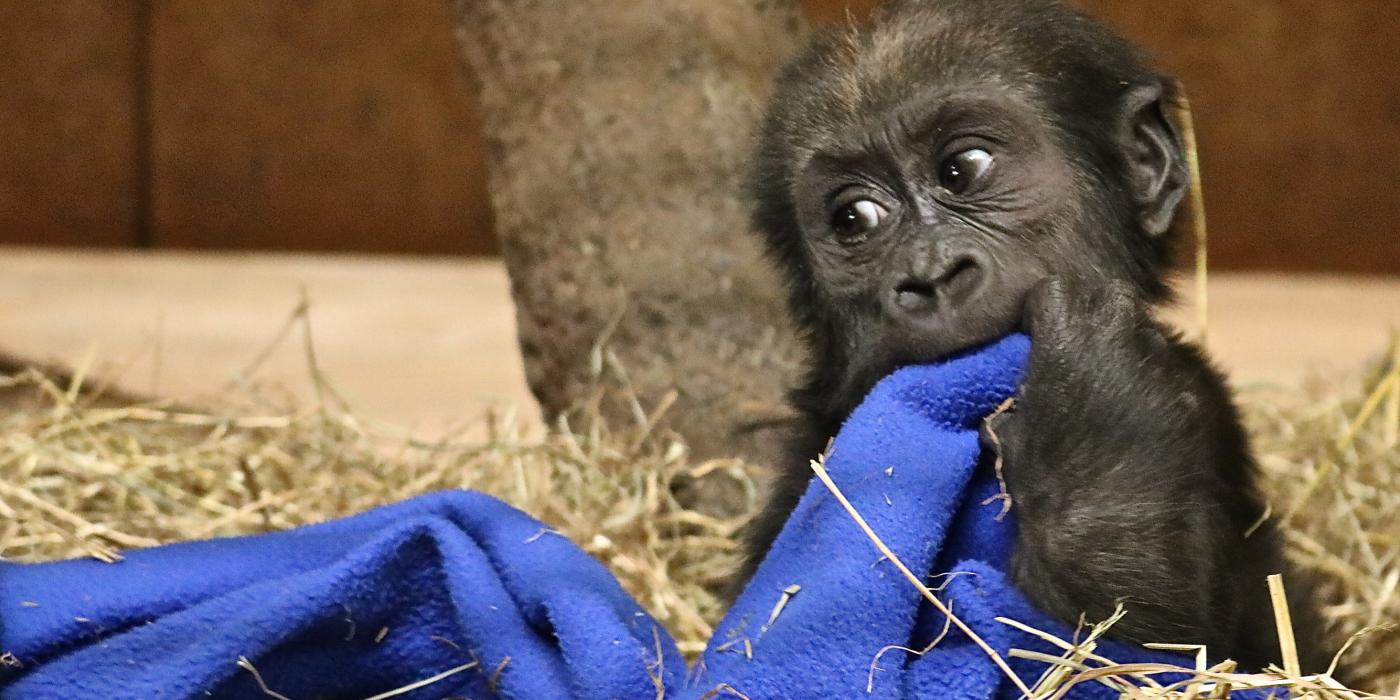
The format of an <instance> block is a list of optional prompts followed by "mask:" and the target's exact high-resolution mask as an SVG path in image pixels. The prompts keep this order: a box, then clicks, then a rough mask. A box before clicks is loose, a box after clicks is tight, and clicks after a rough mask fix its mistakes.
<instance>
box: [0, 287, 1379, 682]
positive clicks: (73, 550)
mask: <svg viewBox="0 0 1400 700" xmlns="http://www.w3.org/2000/svg"><path fill="white" fill-rule="evenodd" d="M298 318H300V319H301V320H303V321H304V319H305V308H302V309H299V312H298ZM305 347H306V352H307V359H308V364H309V366H310V373H311V375H312V377H313V379H314V381H315V383H316V386H317V387H318V388H319V392H318V395H319V396H320V397H321V402H320V403H319V404H318V405H315V406H312V407H310V408H308V409H306V410H296V409H295V408H294V406H293V405H292V404H291V403H290V402H288V401H285V400H278V399H277V398H276V397H277V396H278V394H277V393H275V392H273V391H271V390H269V389H267V388H262V389H259V388H258V387H257V386H256V384H255V383H254V382H252V381H248V382H244V383H242V384H241V386H242V389H240V390H239V391H237V392H234V393H233V398H227V397H226V398H225V399H223V400H222V405H220V406H219V407H218V409H217V410H189V409H181V408H178V407H174V406H170V405H165V404H162V403H158V402H146V403H142V402H133V401H132V400H131V399H129V398H123V397H119V398H117V399H116V400H112V399H104V398H103V397H102V396H101V395H99V394H94V393H91V392H89V391H85V390H84V389H83V387H82V386H81V377H82V376H83V375H84V374H85V372H82V371H79V372H75V373H71V374H69V375H67V377H66V378H63V379H58V378H55V375H54V374H52V373H49V372H42V371H38V370H26V371H21V372H17V373H14V374H12V375H9V376H7V377H4V378H0V387H3V388H4V392H5V394H7V395H8V398H9V401H8V403H10V404H11V405H13V406H14V408H12V410H9V411H7V412H5V413H4V415H3V416H0V556H4V557H5V558H8V559H13V560H21V561H36V560H44V559H53V558H58V557H74V556H77V557H95V558H98V559H102V560H104V561H116V560H117V559H119V558H120V554H119V552H120V550H121V549H123V548H129V547H141V546H148V545H153V544H158V543H163V542H172V541H176V540H183V539H189V538H198V537H213V536H223V535H240V534H248V533H257V532H266V531H269V530H276V529H282V528H288V527H295V526H297V525H302V524H306V523H313V522H320V521H323V520H326V519H328V518H334V517H338V516H342V515H347V514H351V513H356V512H359V511H363V510H365V509H368V508H372V507H375V506H378V505H382V504H385V503H390V502H394V501H398V500H402V499H405V498H409V497H411V496H414V495H418V494H421V493H424V492H428V491H433V490H438V489H454V488H470V489H480V490H483V491H487V492H490V493H494V494H496V495H499V496H501V497H503V498H505V499H506V500H508V501H510V502H512V503H514V504H516V505H518V506H520V507H522V508H523V509H525V510H527V511H529V512H530V513H532V514H533V515H535V516H536V517H538V518H540V519H541V520H543V521H545V522H547V523H549V524H550V525H551V527H552V528H554V530H555V531H557V532H558V533H559V534H562V535H564V536H567V537H569V538H570V539H572V540H573V541H575V542H577V543H579V544H580V545H581V546H583V547H584V548H585V549H586V550H587V551H589V552H590V553H591V554H593V555H594V556H596V557H597V558H599V559H600V560H601V561H603V562H604V563H605V564H607V565H608V567H609V568H610V569H611V570H612V571H613V572H614V573H615V574H616V575H617V576H618V578H619V579H620V580H621V581H622V583H623V585H624V586H625V587H626V588H627V589H628V590H629V591H630V592H631V593H632V594H633V595H635V596H636V597H637V599H638V600H639V601H640V602H641V603H642V604H643V605H644V606H646V607H647V608H648V609H649V610H650V611H651V612H652V613H653V614H654V615H656V617H657V618H658V619H659V620H661V621H662V622H663V623H664V624H665V625H666V626H667V627H668V628H669V629H670V630H672V632H673V633H674V634H675V636H676V637H677V640H678V641H679V643H680V644H681V647H682V649H683V650H684V651H685V652H686V653H688V654H692V655H693V654H695V653H698V652H699V651H700V650H701V649H702V648H703V646H704V643H705V641H706V640H707V639H708V638H709V636H710V634H711V632H712V631H713V629H714V624H715V622H716V621H717V620H718V618H719V617H720V615H721V614H722V612H723V602H722V592H723V591H724V589H725V588H726V586H727V585H728V584H729V583H730V576H731V574H732V572H733V571H734V570H735V568H736V563H737V560H738V546H737V544H736V537H735V536H736V533H737V532H738V531H739V529H740V528H741V527H742V526H743V524H744V522H745V520H746V518H747V517H748V516H749V515H750V514H752V513H753V512H754V510H755V508H756V506H757V504H758V498H757V488H756V486H755V483H756V481H755V475H756V473H757V470H755V469H754V468H752V467H751V466H749V465H746V464H744V463H742V462H739V461H734V460H719V461H708V462H698V463H697V462H695V461H693V460H691V459H690V457H689V454H688V452H687V449H686V447H685V445H684V444H683V442H682V441H681V440H680V439H679V438H677V437H676V436H675V435H672V434H670V433H668V432H665V431H661V430H658V429H657V428H656V425H657V422H658V418H659V414H660V413H661V410H664V408H663V409H661V410H658V408H656V407H652V408H651V409H650V410H640V409H641V407H640V404H639V410H638V411H636V412H635V413H636V418H635V420H634V422H633V423H632V424H629V425H621V426H618V425H606V424H604V422H603V421H601V420H599V419H598V418H597V414H598V412H597V411H596V410H594V409H590V408H589V407H584V408H582V409H580V410H579V411H578V412H576V413H574V414H571V415H570V416H567V417H565V418H561V419H560V420H559V421H558V422H557V423H556V424H555V425H554V426H552V427H551V429H550V430H549V431H547V432H546V433H545V434H544V435H540V436H529V435H527V434H526V431H524V430H522V428H521V427H520V426H519V425H518V424H517V422H516V421H515V420H514V418H513V416H512V415H510V414H508V413H507V414H503V415H489V416H486V417H484V418H482V419H481V423H482V424H481V425H480V426H477V427H484V434H485V435H486V437H485V438H483V439H479V440H470V441H468V440H462V439H457V438H451V437H449V438H447V439H443V440H437V441H431V442H423V441H419V440H415V439H412V438H408V437H405V436H403V435H401V434H397V433H395V432H394V431H392V430H390V429H387V428H385V427H383V426H378V425H375V424H372V423H370V422H368V421H365V420H363V419H360V418H358V417H357V416H356V414H355V413H354V412H353V411H350V410H348V408H347V407H346V406H345V405H344V404H343V402H341V401H340V400H339V399H338V398H337V394H336V392H335V390H334V386H333V385H332V384H331V382H330V381H329V380H328V379H327V378H326V377H324V376H322V375H321V374H320V372H319V371H318V370H317V369H316V366H315V353H314V348H313V346H312V345H311V343H310V342H309V337H308V338H307V342H306V343H305ZM252 370H255V368H250V372H251V371H252ZM75 377H76V378H75ZM1242 399H1243V403H1244V407H1245V409H1246V410H1245V412H1246V416H1247V419H1248V422H1249V425H1250V428H1251V430H1252V432H1253V434H1254V435H1255V440H1256V445H1257V447H1258V452H1259V454H1260V461H1261V467H1262V470H1263V472H1264V475H1265V484H1266V487H1267V492H1268V495H1269V497H1270V499H1271V501H1272V503H1273V504H1274V511H1275V512H1277V513H1283V514H1286V515H1287V516H1288V517H1287V522H1286V525H1285V532H1286V535H1287V541H1288V544H1289V551H1290V555H1291V556H1292V557H1293V558H1295V559H1296V560H1298V561H1299V562H1300V563H1302V564H1303V565H1304V566H1305V567H1306V568H1307V569H1309V570H1311V571H1314V572H1317V573H1318V574H1319V577H1320V579H1321V581H1322V587H1321V594H1322V596H1323V597H1324V599H1325V601H1326V607H1325V609H1324V612H1325V615H1326V618H1327V619H1328V621H1329V624H1330V625H1331V626H1332V630H1331V631H1332V632H1333V633H1334V637H1335V638H1336V639H1338V640H1347V639H1348V638H1349V637H1351V636H1352V635H1354V634H1356V633H1359V632H1362V631H1369V632H1370V633H1369V634H1363V635H1360V636H1357V637H1356V638H1355V639H1352V640H1351V642H1350V644H1349V648H1348V650H1347V652H1346V654H1345V656H1344V658H1343V659H1342V661H1341V664H1342V668H1343V669H1344V670H1346V671H1347V672H1348V674H1349V677H1350V678H1353V679H1355V685H1356V686H1357V687H1362V688H1366V689H1368V690H1372V691H1373V692H1377V693H1380V692H1384V693H1387V694H1393V693H1395V692H1396V691H1395V689H1396V687H1397V684H1400V635H1396V634H1393V633H1387V632H1384V631H1378V630H1379V629H1380V628H1381V627H1382V626H1384V625H1386V624H1388V623H1391V622H1394V621H1397V620H1400V590H1398V589H1400V449H1397V435H1400V347H1395V348H1392V349H1391V352H1390V353H1389V356H1388V358H1387V359H1386V361H1384V362H1379V363H1377V364H1376V365H1375V366H1374V367H1372V368H1369V369H1366V370H1364V371H1361V372H1360V373H1359V375H1358V376H1357V377H1353V378H1352V379H1350V380H1347V381H1335V382H1330V383H1314V385H1312V386H1310V387H1306V388H1305V389H1304V390H1302V391H1297V390H1295V391H1291V392H1280V391H1272V392H1264V391H1246V392H1245V393H1244V394H1243V396H1242ZM716 492H721V493H726V494H728V495H727V497H726V498H725V499H723V500H724V505H723V506H722V507H717V506H713V505H709V506H707V505H706V502H707V501H706V499H705V498H703V497H697V496H696V494H705V493H716ZM708 503H711V504H713V503H714V499H710V500H709V501H708ZM872 534H875V535H876V537H878V533H872ZM872 556H876V555H875V554H874V550H872ZM1183 575H1188V574H1183ZM1260 585H1261V586H1262V585H1264V582H1262V581H1261V582H1260ZM927 594H928V595H930V596H932V595H933V592H928V593H927ZM950 614H951V611H950ZM1114 621H1115V620H1114V619H1110V620H1108V621H1105V622H1104V623H1101V624H1099V625H1097V626H1094V627H1093V628H1092V629H1090V630H1089V631H1088V633H1087V634H1081V635H1080V640H1079V641H1078V642H1077V643H1071V642H1069V641H1065V640H1058V639H1055V638H1053V637H1051V636H1049V635H1046V634H1044V633H1042V632H1038V631H1035V630H1028V631H1030V632H1032V633H1035V634H1039V635H1041V636H1043V637H1046V638H1047V639H1050V640H1051V641H1052V642H1053V643H1054V644H1056V645H1058V646H1060V648H1062V649H1063V650H1064V653H1063V654H1062V655H1061V656H1059V657H1044V656H1039V655H1034V654H1028V653H1027V652H1023V651H1016V652H1013V654H1012V655H1013V656H1031V657H1033V658H1038V659H1039V660H1041V661H1043V662H1045V663H1046V665H1047V671H1046V673H1045V674H1044V676H1043V677H1041V678H1039V679H1019V680H1018V682H1020V683H1022V684H1023V685H1024V686H1025V687H1026V690H1027V692H1028V694H1029V695H1030V696H1032V697H1035V698H1054V697H1059V696H1061V695H1063V693H1064V692H1065V691H1066V690H1067V689H1069V688H1072V687H1075V686H1077V685H1079V684H1083V683H1099V684H1107V685H1110V686H1112V687H1114V688H1115V689H1118V690H1119V691H1120V692H1122V693H1123V694H1124V695H1125V697H1164V698H1211V697H1228V692H1229V690H1230V689H1238V688H1246V687H1270V688H1278V689H1279V690H1280V692H1281V693H1284V692H1292V693H1294V694H1296V695H1298V696H1300V697H1314V698H1353V697H1367V696H1365V695H1364V694H1360V693H1356V692H1352V691H1346V690H1344V689H1343V688H1342V687H1341V686H1340V685H1339V684H1337V683H1336V682H1335V681H1333V680H1331V678H1330V676H1317V677H1300V676H1299V675H1298V674H1297V673H1288V672H1285V671H1283V670H1281V669H1280V670H1279V671H1278V672H1276V673H1266V674H1237V673H1235V672H1234V669H1233V667H1232V666H1231V665H1230V664H1228V663H1224V664H1221V665H1217V666H1214V667H1207V666H1206V665H1205V661H1204V659H1205V658H1206V657H1205V655H1204V653H1198V656H1199V658H1200V661H1199V663H1198V664H1196V665H1194V666H1193V665H1190V664H1188V665H1186V666H1187V668H1186V670H1187V671H1189V674H1190V676H1189V680H1187V681H1183V682H1174V683H1165V682H1162V681H1158V680H1156V679H1158V678H1161V677H1162V674H1163V673H1164V672H1167V671H1169V670H1182V669H1169V668H1168V667H1164V666H1161V665H1151V664H1131V665H1119V664H1115V663H1114V662H1113V661H1112V660H1109V659H1105V658H1102V657H1101V656H1099V655H1097V654H1096V653H1095V646H1096V640H1098V639H1099V638H1100V637H1101V636H1102V635H1103V634H1106V633H1108V634H1111V626H1112V624H1113V622H1114ZM950 622H951V620H950ZM1005 623H1006V624H1011V625H1016V626H1020V627H1024V626H1022V625H1020V624H1019V623H1016V622H1014V621H1011V620H1007V621H1005ZM903 641H904V640H890V643H891V644H892V645H897V644H899V643H901V642H903ZM1162 641H1163V642H1164V643H1169V642H1171V641H1172V640H1162ZM1339 646H1340V645H1339ZM1165 648H1173V649H1177V650H1181V651H1191V652H1199V650H1198V649H1196V648H1194V647H1189V648H1188V647H1177V646H1171V645H1170V644H1167V645H1166V647H1165ZM0 652H3V650H0ZM1282 659H1283V657H1282V655H1281V656H1280V666H1282V665H1283V661H1282ZM871 661H872V663H873V662H874V661H875V660H874V659H872V660H871ZM229 662H230V664H234V663H237V662H238V660H237V659H230V660H229ZM249 666H250V667H251V664H249ZM248 671H249V672H250V673H251V672H255V671H256V669H255V668H250V669H248ZM263 680H264V681H265V682H266V684H267V686H268V688H269V689H270V690H272V691H273V692H275V690H276V685H277V683H276V679H275V678H266V679H263ZM433 680H434V679H424V681H423V682H424V683H426V682H430V681H433ZM738 690H742V689H738ZM733 692H734V689H730V690H728V691H726V693H729V694H733ZM726 696H727V695H726ZM734 696H735V697H741V696H742V695H738V694H736V695H734ZM293 700H301V699H297V698H294V699H293Z"/></svg>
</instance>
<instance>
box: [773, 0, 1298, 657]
mask: <svg viewBox="0 0 1400 700" xmlns="http://www.w3.org/2000/svg"><path fill="white" fill-rule="evenodd" d="M1171 86H1172V83H1171V81H1170V80H1169V79H1167V78H1166V77H1164V76H1161V75H1159V74H1157V73H1154V72H1153V71H1151V70H1149V69H1148V68H1147V67H1146V66H1145V65H1144V62H1143V61H1142V59H1141V57H1140V55H1139V52H1138V51H1137V50H1136V49H1134V48H1133V47H1132V46H1130V45H1129V44H1127V43H1126V42H1124V41H1122V40H1121V39H1119V38H1117V37H1116V36H1114V35H1113V34H1111V33H1110V32H1109V31H1108V30H1107V29H1105V28H1104V27H1102V26H1101V25H1099V24H1097V23H1095V22H1093V21H1092V20H1090V19H1088V18H1086V17H1085V16H1083V15H1081V14H1079V13H1077V12H1076V11H1073V10H1070V9H1067V8H1066V7H1064V6H1062V5H1061V4H1059V3H1056V2H1052V1H1050V0H940V1H938V2H934V1H932V0H925V1H918V0H907V1H896V2H891V3H888V4H887V5H886V6H885V7H884V8H883V10H882V11H880V12H879V13H877V16H876V18H875V20H874V21H873V23H872V24H871V25H869V26H865V27H860V28H857V29H853V30H846V31H843V32H839V33H833V34H829V35H826V36H823V37H819V38H818V39H817V40H816V41H814V42H813V44H812V45H811V46H810V47H809V48H808V50H807V51H806V52H805V53H804V54H803V55H802V56H800V57H799V58H798V59H797V60H796V61H795V62H793V63H792V64H791V65H789V66H788V68H787V69H786V70H785V71H784V72H783V73H782V74H781V76H780V77H779V79H778V83H777V90H776V93H775V97H774V99H773V101H772V103H771V106H770V109H769V112H768V116H767V120H766V124H765V127H764V131H763V137H762V141H761V143H760V146H759V149H758V152H757V154H756V157H755V161H754V175H753V178H752V181H751V182H752V184H751V190H752V191H753V193H754V197H755V201H756V216H755V218H756V221H757V223H758V227H759V229H760V230H761V231H762V232H763V234H764V236H765V240H766V243H767V245H768V249H769V251H770V253H771V254H772V257H773V258H774V260H775V261H776V263H777V265H778V267H779V268H780V269H781V270H782V271H783V272H785V273H786V276H787V281H788V284H789V290H790V307H791V311H792V313H793V315H794V318H795V319H796V321H797V323H798V324H799V326H800V327H801V328H802V329H803V331H804V332H805V335H806V338H807V341H808V351H809V354H808V359H809V365H808V366H809V371H808V374H807V378H806V382H805V383H804V384H803V385H802V386H801V387H800V388H799V389H798V390H797V391H795V392H794V393H793V395H792V403H793V405H794V407H795V408H796V409H797V410H798V411H799V413H800V414H801V416H802V420H801V421H800V427H799V429H798V430H797V431H796V435H795V436H794V439H793V441H792V447H791V451H790V456H789V460H788V462H787V464H786V465H785V469H784V470H783V471H782V472H781V473H780V474H779V476H778V479H777V485H776V488H775V493H774V496H773V498H772V501H771V503H769V505H768V508H767V510H766V511H765V512H764V513H763V514H762V516H761V517H760V518H759V519H758V520H757V522H756V523H755V525H754V527H753V528H752V531H751V533H750V546H751V553H752V557H751V564H750V572H751V571H752V568H753V566H756V564H757V562H758V561H759V559H760V558H761V556H762V554H763V552H764V551H766V549H767V547H768V546H769V545H770V544H771V542H772V540H773V538H774V537H776V535H777V532H778V530H779V529H780V528H781V526H782V523H783V522H784V520H785V519H786V517H787V515H788V514H789V513H790V512H791V510H792V508H793V507H794V506H795V504H796V502H797V499H798V497H799V496H800V495H801V493H802V491H803V490H804V489H805V487H806V485H807V483H808V480H809V478H810V471H809V469H808V466H807V465H808V461H809V460H810V459H811V458H812V457H814V456H815V455H817V454H818V453H819V452H820V451H821V450H822V449H823V447H824V446H825V445H826V443H827V441H828V440H829V439H830V437H831V436H832V435H834V434H835V432H836V430H837V429H838V427H839V425H840V422H841V421H842V420H843V419H844V418H845V417H846V415H847V414H849V412H850V411H851V410H852V409H853V408H854V407H855V405H856V404H857V403H858V402H859V400H860V399H861V397H862V396H863V395H864V394H865V393H866V392H867V391H868V390H869V389H870V387H871V386H872V385H873V383H874V382H875V381H876V380H878V379H879V378H880V377H882V376H884V375H885V374H887V373H889V372H890V371H891V370H893V369H894V368H896V367H898V366H900V365H904V364H909V363H917V362H925V361H929V360H933V359H936V358H939V357H942V356H946V355H947V354H949V353H952V352H957V351H960V350H965V349H968V348H970V347H974V346H976V345H978V344H981V343H984V342H987V341H989V340H992V339H995V338H997V337H1000V336H1002V335H1005V334H1006V333H1009V332H1012V331H1015V330H1018V329H1021V330H1025V331H1027V332H1029V333H1030V335H1031V338H1032V343H1033V344H1032V348H1033V349H1032V354H1031V358H1030V366H1029V370H1028V373H1027V377H1026V381H1025V384H1024V386H1023V388H1022V390H1021V392H1020V394H1019V395H1018V397H1017V399H1016V403H1015V408H1014V410H1013V412H1012V413H1010V414H1009V415H1006V416H1003V417H1001V418H999V419H997V423H996V425H995V430H996V433H997V437H998V438H999V440H1000V442H1001V444H1002V454H1003V456H1004V459H1005V468H1004V472H1005V477H1006V480H1007V483H1008V489H1009V492H1010V496H1011V498H1012V501H1013V504H1014V513H1015V517H1016V519H1017V522H1018V523H1019V530H1018V532H1019V534H1018V537H1017V542H1016V547H1015V552H1014V555H1013V561H1012V563H1011V572H1010V573H1011V575H1012V577H1013V579H1014V580H1015V582H1016V583H1017V585H1018V586H1019V587H1020V588H1021V589H1023V590H1024V591H1025V592H1026V594H1027V595H1028V596H1029V597H1030V598H1031V600H1032V601H1034V602H1035V603H1036V604H1037V605H1038V606H1040V607H1041V608H1042V609H1044V610H1046V611H1048V612H1050V613H1052V614H1054V615H1056V616H1058V617H1059V618H1061V619H1062V620H1064V621H1066V622H1068V623H1074V622H1076V621H1077V620H1079V618H1080V616H1081V614H1087V616H1088V617H1089V619H1103V618H1105V617H1107V616H1108V615H1109V614H1110V613H1111V612H1112V611H1113V608H1114V606H1115V603H1116V602H1122V603H1123V604H1124V605H1125V606H1126V609H1127V613H1128V614H1127V617H1126V618H1125V619H1124V620H1123V621H1122V622H1120V623H1119V624H1118V625H1117V626H1115V627H1114V628H1113V630H1112V634H1113V636H1116V637H1118V638H1120V639H1124V640H1128V641H1134V642H1175V643H1204V644H1208V645H1209V646H1210V649H1211V651H1212V652H1213V654H1214V655H1216V656H1220V657H1224V656H1230V657H1232V658H1235V659H1237V660H1239V661H1241V662H1243V663H1244V664H1246V665H1249V666H1253V667H1261V666H1263V665H1265V664H1267V663H1271V662H1277V656H1278V646H1277V642H1276V640H1275V635H1274V631H1273V630H1274V625H1273V619H1272V615H1271V612H1270V610H1271V608H1270V604H1269V600H1268V596H1267V590H1266V585H1265V578H1266V576H1267V575H1268V574H1271V573H1277V572H1280V571H1283V570H1284V568H1285V564H1284V562H1283V560H1282V557H1281V555H1280V542H1279V540H1280V538H1279V536H1278V534H1277V532H1276V531H1275V530H1274V528H1273V527H1272V525H1270V524H1265V525H1264V526H1263V527H1260V528H1258V529H1257V530H1255V531H1253V532H1252V534H1248V535H1247V534H1246V533H1247V531H1249V530H1250V528H1251V527H1252V526H1253V525H1255V524H1256V523H1257V522H1258V521H1260V520H1262V519H1263V516H1264V506H1263V504H1262V502H1261V498H1260V497H1259V495H1258V493H1257V490H1256V487H1255V470H1254V463H1253V461H1252V459H1251V457H1250V454H1249V446H1248V442H1247V439H1246V436H1245V434H1244V431H1243V429H1242V427H1241V422H1240V418H1239V415H1238V413H1237V411H1236V409H1235V407H1234V405H1233V403H1232V399H1231V396H1230V393H1229V391H1228V390H1227V388H1226V386H1225V382H1224V380H1223V379H1222V377H1221V376H1220V374H1219V373H1218V372H1216V371H1215V370H1214V369H1213V368H1212V367H1211V365H1210V364H1209V362H1208V361H1207V359H1206V358H1205V357H1204V356H1203V355H1202V353H1201V351H1200V350H1199V349H1198V348H1196V347H1194V346H1192V345H1190V344H1189V343H1187V342H1185V341H1183V340H1182V339H1181V338H1179V337H1178V336H1176V335H1175V334H1173V333H1171V332H1168V331H1167V330H1165V329H1164V328H1163V327H1161V326H1160V325H1158V324H1157V323H1156V322H1154V321H1153V320H1152V318H1151V317H1150V316H1149V309H1150V307H1151V306H1152V305H1154V304H1160V303H1164V302H1165V301H1167V299H1168V295H1169V294H1168V290H1167V287H1166V285H1165V284H1164V282H1163V275H1164V273H1165V269H1166V267H1167V266H1168V263H1169V260H1170V257H1171V254H1170V253H1171V248H1172V243H1173V239H1174V236H1173V223H1174V219H1175V216H1176V210H1177V208H1178V205H1179V204H1180V202H1181V200H1182V198H1183V196H1184V195H1185V193H1186V191H1187V188H1188V184H1189V175H1188V172H1187V167H1186V163H1185V157H1184V153H1183V150H1182V145H1181V140H1180V138H1179V136H1178V134H1177V131H1176V128H1175V127H1174V125H1173V124H1172V123H1171V121H1170V119H1169V118H1168V117H1167V116H1166V115H1167V111H1168V107H1169V105H1170V103H1171V100H1172V97H1173V96H1172V87H1171ZM990 452H991V450H984V453H990ZM985 468H989V467H985ZM991 507H995V506H991ZM1290 580H1291V581H1294V582H1296V583H1295V587H1299V585H1298V584H1300V583H1301V579H1299V578H1298V577H1297V576H1296V575H1294V574H1291V575H1290ZM1294 614H1295V621H1296V622H1297V623H1298V626H1299V629H1300V630H1301V633H1300V635H1299V637H1300V641H1301V642H1303V643H1305V644H1310V643H1315V642H1316V635H1315V634H1314V633H1313V632H1312V630H1310V628H1309V626H1310V625H1314V624H1315V622H1314V614H1313V612H1312V609H1311V607H1309V603H1308V601H1307V600H1306V599H1305V598H1304V597H1302V596H1300V597H1299V600H1297V601H1295V608H1294ZM1304 656H1305V659H1306V660H1307V663H1309V664H1311V668H1312V669H1313V670H1320V669H1319V668H1318V666H1319V665H1320V664H1323V663H1324V662H1323V660H1322V659H1321V658H1320V657H1319V654H1318V651H1317V650H1316V649H1312V648H1307V649H1304Z"/></svg>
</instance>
